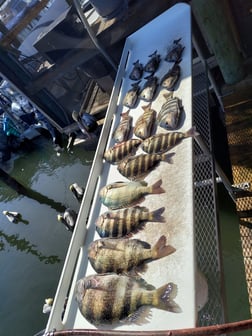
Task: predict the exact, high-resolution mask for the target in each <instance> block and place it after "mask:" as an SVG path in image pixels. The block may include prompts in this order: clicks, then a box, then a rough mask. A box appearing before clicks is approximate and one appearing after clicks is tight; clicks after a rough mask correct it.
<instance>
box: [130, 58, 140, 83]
mask: <svg viewBox="0 0 252 336" xmlns="http://www.w3.org/2000/svg"><path fill="white" fill-rule="evenodd" d="M142 75H143V65H142V63H140V62H139V60H137V61H136V62H134V63H133V69H132V70H131V73H130V75H129V78H130V79H131V80H139V79H141V77H142Z"/></svg>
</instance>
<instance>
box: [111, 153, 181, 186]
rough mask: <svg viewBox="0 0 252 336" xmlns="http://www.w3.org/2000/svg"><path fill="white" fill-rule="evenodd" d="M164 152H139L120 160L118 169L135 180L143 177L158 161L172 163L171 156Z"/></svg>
mask: <svg viewBox="0 0 252 336" xmlns="http://www.w3.org/2000/svg"><path fill="white" fill-rule="evenodd" d="M173 154H174V153H171V154H169V155H165V154H140V155H137V156H130V157H128V158H126V159H124V160H122V161H121V162H120V163H119V164H118V166H117V169H118V171H119V172H120V173H121V174H122V175H123V176H125V177H127V178H128V179H129V180H135V179H139V178H143V177H145V176H146V175H147V174H148V173H149V172H150V171H151V170H152V169H153V168H155V167H156V166H157V165H158V164H159V162H160V161H166V162H168V163H172V160H171V156H172V155H173Z"/></svg>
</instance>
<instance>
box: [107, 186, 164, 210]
mask: <svg viewBox="0 0 252 336" xmlns="http://www.w3.org/2000/svg"><path fill="white" fill-rule="evenodd" d="M161 184H162V180H158V181H157V182H155V183H154V184H153V185H150V186H148V183H147V182H145V181H131V182H115V183H111V184H108V185H106V186H104V187H103V188H101V190H100V197H101V201H102V203H103V204H104V205H105V206H107V207H108V208H110V209H112V210H114V209H121V208H126V207H129V206H131V205H133V204H136V203H137V202H139V201H140V200H141V199H142V198H143V197H144V196H145V195H149V194H161V193H164V192H165V191H164V189H163V188H162V187H161Z"/></svg>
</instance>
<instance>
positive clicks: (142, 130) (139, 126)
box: [133, 103, 157, 139]
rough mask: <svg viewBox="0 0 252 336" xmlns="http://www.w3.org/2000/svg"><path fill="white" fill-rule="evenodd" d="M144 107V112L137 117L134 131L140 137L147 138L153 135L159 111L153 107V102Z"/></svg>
mask: <svg viewBox="0 0 252 336" xmlns="http://www.w3.org/2000/svg"><path fill="white" fill-rule="evenodd" d="M142 109H143V110H144V113H143V114H142V115H141V116H140V117H139V118H138V119H137V121H136V124H135V127H134V130H133V132H134V134H135V136H137V137H139V138H140V139H146V138H148V137H149V136H150V135H151V132H152V129H153V125H154V123H155V120H156V114H157V113H156V111H155V110H153V109H152V108H151V103H150V104H148V105H145V106H142Z"/></svg>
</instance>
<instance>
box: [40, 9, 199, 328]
mask: <svg viewBox="0 0 252 336" xmlns="http://www.w3.org/2000/svg"><path fill="white" fill-rule="evenodd" d="M178 39H181V40H180V42H181V44H182V45H183V46H184V47H185V49H184V51H183V54H182V59H181V61H180V67H181V77H180V79H179V82H178V84H177V85H176V86H175V91H174V96H177V97H178V98H180V99H181V100H182V105H183V110H184V112H183V116H182V118H181V122H180V124H179V129H177V131H181V132H186V131H188V130H189V129H190V128H191V127H192V55H191V53H192V52H191V48H192V43H191V12H190V7H189V6H188V5H187V4H183V3H180V4H177V5H175V6H173V7H172V8H170V9H169V10H168V11H166V12H164V13H163V14H162V15H160V16H158V17H157V18H155V19H154V20H153V21H151V22H149V23H148V24H147V25H145V26H144V27H142V28H141V29H140V30H138V31H137V32H135V33H134V34H132V35H131V36H129V37H128V38H127V40H126V42H125V47H124V51H123V54H122V57H121V62H120V66H119V69H118V73H117V77H116V80H115V84H114V88H113V92H112V95H111V99H110V103H109V107H108V111H107V114H106V118H105V122H104V126H103V129H102V133H101V136H100V139H99V144H98V148H97V151H96V154H95V158H94V162H93V165H92V169H91V173H90V176H89V179H88V183H87V186H86V190H85V195H84V198H83V200H82V204H81V207H80V211H79V214H78V219H77V223H76V227H75V230H74V232H73V236H72V239H71V242H70V246H69V250H68V253H67V257H66V260H65V264H64V268H63V271H62V275H61V278H60V281H59V285H58V289H57V293H56V296H55V301H54V305H53V309H52V312H51V314H50V317H49V321H48V325H47V329H46V330H47V331H50V330H53V329H54V328H55V329H56V330H63V329H96V327H95V326H93V325H92V324H90V323H89V322H88V321H87V320H86V319H85V318H84V317H83V316H82V315H81V313H80V311H79V309H78V306H77V302H76V300H75V297H74V294H75V293H74V291H75V284H76V281H77V280H79V279H80V278H82V277H84V276H87V275H90V274H95V271H94V270H93V268H92V266H91V264H90V263H89V261H88V256H87V249H88V246H89V244H90V243H91V242H92V241H93V240H95V239H99V238H100V237H99V236H98V234H97V233H96V231H95V222H96V220H97V218H98V216H99V215H100V214H102V213H104V212H105V211H107V210H108V209H107V208H106V207H105V206H104V205H103V204H102V203H101V200H100V197H99V191H100V189H101V188H102V187H104V186H105V185H107V184H110V183H114V182H117V181H128V180H127V179H126V178H125V177H123V176H122V175H121V174H120V173H119V172H118V170H117V166H116V165H111V164H109V163H107V162H106V161H105V160H104V159H103V154H104V151H105V150H106V149H108V148H109V147H111V146H113V145H114V140H113V137H112V134H113V132H114V130H115V129H116V127H117V126H118V124H119V122H120V118H121V113H122V112H126V111H127V108H126V107H124V106H123V105H122V101H123V98H124V96H125V94H126V92H127V91H128V90H129V89H130V88H131V84H132V83H133V82H132V81H131V80H130V79H129V74H130V72H131V70H132V67H133V63H134V62H136V61H137V60H139V61H140V62H141V63H143V64H146V62H147V61H148V60H149V55H150V54H152V53H153V52H154V51H155V50H157V52H158V54H160V56H161V62H160V66H159V68H158V70H157V72H156V73H155V75H156V76H157V77H158V79H159V81H160V79H161V78H162V77H163V75H164V74H165V73H166V72H167V71H168V70H169V69H170V68H171V67H172V65H173V64H172V63H168V62H166V61H165V60H164V58H165V56H166V54H167V50H168V48H169V46H171V45H172V43H173V41H174V40H178ZM145 75H147V74H145ZM144 81H145V80H143V79H142V83H143V82H144ZM142 83H141V84H142ZM141 84H140V85H141ZM165 92H167V90H165V89H162V88H160V86H159V88H158V91H157V93H156V95H155V98H154V100H153V102H152V105H151V107H152V108H153V109H154V110H156V111H157V112H159V110H160V108H161V106H162V104H163V103H164V101H165V98H164V96H163V94H164V93H165ZM147 104H148V103H147V102H145V101H142V100H138V102H137V105H136V107H135V108H133V109H131V110H130V115H131V116H132V118H133V126H134V124H135V122H136V120H137V118H138V117H139V116H140V115H141V114H142V113H143V109H142V106H144V105H147ZM161 132H163V133H164V132H167V131H166V130H164V129H163V128H161V127H157V130H156V133H161ZM133 137H134V138H135V136H133ZM192 143H193V140H192V138H187V139H185V140H183V141H182V142H181V143H180V144H178V145H177V146H175V147H174V148H173V149H172V150H170V151H169V153H171V152H172V153H174V156H173V163H167V162H165V161H162V162H161V163H160V164H159V165H158V166H157V167H156V168H155V169H154V170H152V171H151V172H150V173H149V174H148V175H147V177H146V178H145V179H144V180H145V181H146V182H147V183H148V184H149V185H151V184H153V183H155V182H156V181H158V180H159V179H162V188H163V189H164V190H165V193H162V194H156V195H147V196H146V197H145V199H144V201H143V202H141V203H140V204H139V205H141V206H146V207H147V208H148V209H149V210H151V211H153V210H156V209H158V208H160V207H165V211H164V213H163V216H164V217H165V222H164V223H156V222H147V223H146V224H145V226H144V229H143V230H141V231H139V232H137V233H136V234H134V238H138V239H141V240H144V241H147V242H148V243H150V244H151V245H152V246H153V245H154V244H155V243H156V242H157V240H158V239H159V238H160V236H161V235H165V236H166V238H167V244H169V245H171V246H173V247H174V248H175V249H176V251H175V252H174V253H172V254H171V255H169V256H166V257H164V258H162V259H159V260H154V261H151V262H150V263H148V267H147V270H146V271H144V272H143V273H141V277H142V278H143V279H145V280H146V281H147V282H148V283H149V284H152V285H153V286H155V287H156V288H158V287H160V286H162V285H164V284H166V283H168V282H173V283H175V284H176V285H177V295H176V297H175V299H174V301H175V302H176V303H177V304H178V305H179V306H180V308H181V312H180V313H172V312H168V311H163V310H160V309H156V308H151V316H150V318H149V320H148V322H147V323H145V324H142V325H137V324H134V323H132V324H130V325H128V324H127V325H125V324H123V323H122V324H121V325H120V326H117V325H116V326H114V325H108V326H107V327H106V329H112V328H113V329H116V330H128V331H130V330H135V331H142V330H167V329H181V328H189V327H195V325H196V319H197V303H196V273H197V272H196V265H195V237H194V192H193V191H194V188H193V145H192ZM141 151H142V150H141V149H138V151H137V154H140V153H141ZM66 297H68V301H67V305H66V309H65V311H64V316H63V319H62V311H63V307H64V302H65V298H66ZM102 328H104V327H102ZM102 328H101V329H102Z"/></svg>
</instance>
